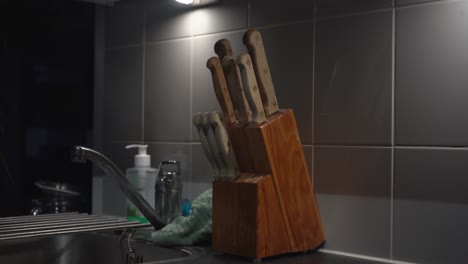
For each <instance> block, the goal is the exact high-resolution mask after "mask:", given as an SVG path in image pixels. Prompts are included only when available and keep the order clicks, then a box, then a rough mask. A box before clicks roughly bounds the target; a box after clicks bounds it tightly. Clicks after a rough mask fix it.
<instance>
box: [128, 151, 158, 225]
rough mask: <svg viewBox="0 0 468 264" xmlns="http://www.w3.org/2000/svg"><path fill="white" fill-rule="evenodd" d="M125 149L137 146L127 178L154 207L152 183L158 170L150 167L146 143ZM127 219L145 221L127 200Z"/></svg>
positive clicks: (153, 183)
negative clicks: (136, 152)
mask: <svg viewBox="0 0 468 264" xmlns="http://www.w3.org/2000/svg"><path fill="white" fill-rule="evenodd" d="M125 148H126V149H130V148H138V154H137V155H135V167H134V168H129V169H127V178H128V180H129V181H130V182H131V183H132V184H133V186H134V187H135V188H136V190H137V191H138V192H139V193H140V194H141V196H143V198H145V200H146V201H147V202H148V203H149V204H150V205H151V207H152V208H154V185H155V184H156V177H157V175H158V170H157V169H155V168H152V167H151V156H150V155H148V154H147V152H146V151H147V148H148V145H138V144H136V145H128V146H126V147H125ZM127 219H128V220H130V221H135V220H137V221H140V222H142V223H147V222H148V220H147V219H146V218H145V217H144V216H143V214H142V213H141V212H140V211H139V210H138V209H137V208H136V207H135V205H133V204H132V203H131V202H130V201H128V200H127Z"/></svg>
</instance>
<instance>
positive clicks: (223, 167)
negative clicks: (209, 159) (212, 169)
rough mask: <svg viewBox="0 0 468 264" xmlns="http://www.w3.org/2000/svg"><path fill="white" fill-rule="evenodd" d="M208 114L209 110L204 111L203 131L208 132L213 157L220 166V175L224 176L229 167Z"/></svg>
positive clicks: (207, 137)
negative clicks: (225, 162) (224, 159)
mask: <svg viewBox="0 0 468 264" xmlns="http://www.w3.org/2000/svg"><path fill="white" fill-rule="evenodd" d="M208 115H209V114H208V113H207V112H205V113H203V115H202V121H201V123H202V127H203V131H204V132H205V134H206V139H207V141H208V145H209V146H210V149H211V153H213V158H214V160H215V162H216V164H217V166H218V168H219V177H223V175H226V174H227V168H226V164H224V161H223V158H222V155H221V152H220V149H219V148H218V144H217V143H216V137H215V134H214V130H213V127H212V126H211V124H210V122H209V119H208V118H209V117H208Z"/></svg>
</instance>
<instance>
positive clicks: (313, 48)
mask: <svg viewBox="0 0 468 264" xmlns="http://www.w3.org/2000/svg"><path fill="white" fill-rule="evenodd" d="M313 14H314V17H313V18H312V142H311V143H312V161H311V166H312V168H311V170H312V171H311V172H309V173H310V175H311V177H312V179H311V181H312V184H314V182H315V175H314V171H315V162H314V161H315V68H316V65H315V62H316V61H315V55H316V54H315V48H316V42H317V34H316V26H315V25H316V21H315V17H316V15H317V12H316V7H315V4H314V11H313Z"/></svg>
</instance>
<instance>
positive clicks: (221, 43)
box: [214, 39, 234, 61]
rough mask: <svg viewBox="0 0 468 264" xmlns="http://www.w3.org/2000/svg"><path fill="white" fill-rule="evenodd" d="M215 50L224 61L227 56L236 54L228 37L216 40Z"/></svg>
mask: <svg viewBox="0 0 468 264" xmlns="http://www.w3.org/2000/svg"><path fill="white" fill-rule="evenodd" d="M214 50H215V53H216V55H218V57H219V60H220V61H222V60H223V59H224V57H226V56H234V55H233V52H232V46H231V42H229V40H227V39H220V40H218V41H216V43H215V45H214Z"/></svg>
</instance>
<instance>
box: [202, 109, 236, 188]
mask: <svg viewBox="0 0 468 264" xmlns="http://www.w3.org/2000/svg"><path fill="white" fill-rule="evenodd" d="M222 116H223V115H222V114H221V113H219V112H211V113H209V116H208V118H209V122H210V123H211V126H212V127H213V129H214V134H215V138H216V142H217V144H218V149H219V150H220V153H221V157H222V158H223V160H224V164H226V169H227V170H226V175H221V179H223V180H234V179H235V178H237V177H238V176H239V167H238V166H237V160H236V156H235V155H234V149H233V148H232V145H231V141H230V140H229V136H228V133H227V130H226V127H225V126H224V123H223V121H222Z"/></svg>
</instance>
